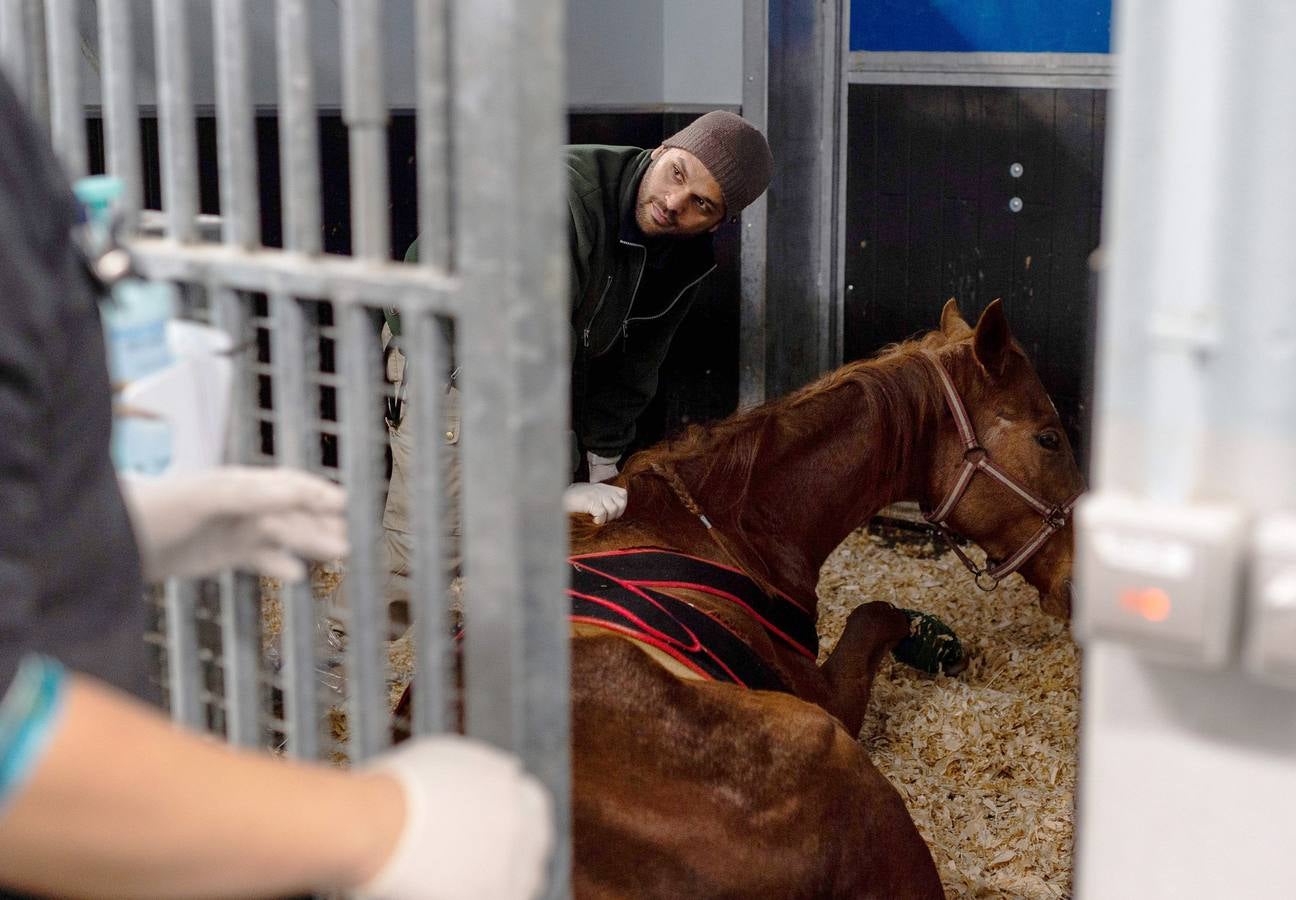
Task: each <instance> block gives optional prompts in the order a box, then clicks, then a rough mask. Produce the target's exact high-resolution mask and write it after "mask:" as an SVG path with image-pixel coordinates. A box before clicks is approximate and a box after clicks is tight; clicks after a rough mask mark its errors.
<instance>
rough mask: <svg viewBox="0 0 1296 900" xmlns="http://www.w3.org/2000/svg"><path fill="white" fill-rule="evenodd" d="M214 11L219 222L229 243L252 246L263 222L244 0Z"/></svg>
mask: <svg viewBox="0 0 1296 900" xmlns="http://www.w3.org/2000/svg"><path fill="white" fill-rule="evenodd" d="M212 13H213V34H214V36H215V43H216V47H215V53H216V113H217V117H218V124H217V132H216V135H217V139H218V141H219V145H218V150H217V153H218V165H219V169H220V179H219V181H220V206H221V224H222V228H223V230H224V238H225V243H227V244H233V245H236V246H240V247H253V246H256V245H257V244H259V243H260V241H261V220H260V216H259V214H258V204H257V189H256V177H257V154H256V120H255V119H254V118H253V115H252V92H251V86H250V85H249V82H248V79H249V77H250V75H251V71H252V65H251V60H250V59H249V58H248V33H247V6H246V0H215V5H214V6H213V7H212Z"/></svg>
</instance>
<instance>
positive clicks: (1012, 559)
mask: <svg viewBox="0 0 1296 900" xmlns="http://www.w3.org/2000/svg"><path fill="white" fill-rule="evenodd" d="M923 357H924V358H926V359H927V361H928V362H930V363H931V364H932V367H933V368H934V369H935V370H936V374H937V375H938V376H939V377H940V383H941V388H942V389H943V390H944V393H945V401H946V403H947V404H948V405H949V408H950V412H951V413H953V414H954V424H955V426H956V427H957V428H958V432H959V438H960V439H961V440H962V441H963V448H964V449H963V466H962V468H961V469H960V470H959V473H958V477H957V478H955V479H954V484H953V485H952V486H951V487H950V489H949V492H948V493H946V495H945V499H944V500H942V501H941V504H940V506H938V507H936V509H935V510H933V511H932V512H930V513H924V514H923V518H924V519H926V520H927V521H928V522H929V523H931V524H932V525H933V526H935V528H936V530H937V531H939V532H940V533H941V535H942V536H943V537H944V538H945V540H946V542H948V543H949V545H950V549H952V550H953V551H954V553H955V554H956V555H957V556H958V558H959V559H960V560H962V561H963V565H965V566H967V569H968V571H969V572H971V573H972V575H973V577H974V578H976V586H977V587H979V588H980V589H981V590H983V591H993V590H994V589H995V588H996V587H998V586H999V582H1000V581H1002V580H1003V579H1005V578H1007V577H1008V576H1009V575H1011V574H1012V573H1013V572H1016V571H1017V570H1018V569H1020V568H1021V567H1022V566H1023V565H1025V563H1026V560H1028V559H1030V558H1031V557H1032V556H1034V555H1035V552H1036V551H1037V550H1039V548H1040V547H1043V546H1044V543H1045V542H1046V541H1047V540H1048V539H1049V538H1051V537H1052V536H1053V534H1054V533H1055V532H1057V531H1059V530H1061V529H1062V528H1064V527H1065V526H1066V523H1067V520H1068V519H1069V518H1070V517H1071V509H1072V507H1074V506H1075V504H1076V501H1077V500H1078V499H1080V494H1081V492H1080V491H1077V492H1076V493H1074V494H1072V495H1071V497H1070V498H1068V499H1067V500H1066V501H1064V502H1062V503H1048V502H1047V501H1045V500H1043V499H1041V498H1040V497H1039V496H1038V495H1037V494H1035V493H1034V492H1033V491H1031V490H1030V489H1029V488H1027V487H1025V486H1024V485H1022V484H1020V483H1018V482H1017V480H1016V479H1014V478H1013V477H1012V476H1011V475H1009V474H1008V473H1007V472H1005V471H1004V470H1003V469H1001V468H999V467H998V466H996V465H995V464H994V463H993V462H992V461H991V460H990V451H989V450H987V449H986V448H985V447H982V446H981V445H980V444H979V443H978V442H977V436H976V432H975V431H974V430H973V429H972V419H971V418H970V417H969V416H968V414H967V408H966V407H964V405H963V400H962V399H961V398H960V397H959V395H958V391H957V390H956V389H955V387H954V382H953V381H952V380H951V379H950V376H949V372H947V371H946V370H945V366H944V365H942V364H941V361H940V359H939V358H938V357H937V356H936V354H935V353H932V352H931V351H930V350H924V351H923ZM977 472H982V473H984V474H986V475H989V476H990V477H991V478H993V479H995V480H996V481H998V482H999V483H1000V484H1002V485H1004V486H1005V487H1007V488H1008V489H1009V490H1011V491H1012V492H1013V493H1014V494H1016V495H1017V496H1018V497H1020V498H1021V499H1022V500H1024V501H1025V502H1026V504H1027V505H1028V506H1029V507H1030V508H1031V509H1033V510H1035V512H1037V513H1039V515H1040V518H1041V519H1042V520H1043V521H1042V523H1041V524H1040V527H1039V528H1038V529H1037V530H1036V532H1035V534H1033V535H1032V536H1031V537H1030V538H1029V539H1028V540H1027V541H1026V543H1024V544H1022V545H1021V546H1020V547H1018V548H1017V551H1016V552H1015V553H1013V554H1012V555H1011V556H1009V557H1008V558H1007V559H1005V560H1003V561H1002V562H995V561H994V560H990V559H987V560H986V565H985V568H981V567H979V566H978V565H977V564H976V563H975V562H973V561H972V560H971V559H969V558H968V555H967V554H966V553H964V552H963V549H962V548H961V547H959V545H958V541H957V540H955V537H954V535H953V534H952V533H951V532H950V529H949V526H948V525H946V524H945V520H946V519H948V518H949V516H950V514H951V513H952V512H954V508H955V507H956V506H958V504H959V501H960V500H962V499H963V494H964V493H965V492H966V491H967V489H968V485H969V484H971V483H972V476H973V475H975V474H976V473H977ZM992 563H993V565H992Z"/></svg>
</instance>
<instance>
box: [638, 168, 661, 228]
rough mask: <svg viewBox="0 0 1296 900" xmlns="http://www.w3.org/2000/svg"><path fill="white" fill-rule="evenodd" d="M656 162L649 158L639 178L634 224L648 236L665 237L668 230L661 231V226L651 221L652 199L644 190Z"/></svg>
mask: <svg viewBox="0 0 1296 900" xmlns="http://www.w3.org/2000/svg"><path fill="white" fill-rule="evenodd" d="M657 162H658V161H657V160H655V159H652V160H649V161H648V168H646V169H644V173H643V176H642V177H641V178H640V179H639V190H638V192H637V193H636V195H635V212H634V215H635V224H636V225H637V226H639V230H640V231H642V232H643V233H644V234H645V235H648V236H649V237H666V236H668V234H669V232H666V231H663V230H662V226H660V225H658V224H657V223H656V222H655V221H653V217H652V208H651V207H652V205H653V200H652V197H650V196H649V195H648V192H647V191H646V190H645V186H646V185H647V183H648V176H649V175H651V174H652V171H653V169H655V168H656V167H657Z"/></svg>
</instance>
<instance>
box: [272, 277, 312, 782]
mask: <svg viewBox="0 0 1296 900" xmlns="http://www.w3.org/2000/svg"><path fill="white" fill-rule="evenodd" d="M270 314H271V317H272V318H271V331H270V338H271V342H272V343H271V348H270V362H271V384H272V389H273V391H274V396H273V402H274V411H275V457H276V459H277V461H278V462H279V464H280V465H284V466H290V467H294V468H301V467H303V466H305V465H307V463H308V460H307V457H306V440H305V435H304V434H303V433H302V427H301V423H302V412H303V411H304V410H307V409H309V408H310V406H309V405H308V403H307V398H306V377H305V373H306V369H307V360H306V317H305V313H304V311H303V310H302V307H301V304H300V303H299V302H298V301H297V300H296V299H295V298H293V297H291V296H284V295H274V296H272V297H271V299H270ZM280 597H281V600H282V603H283V625H282V630H281V631H280V635H281V641H282V644H281V647H282V653H283V667H282V669H281V670H280V672H281V675H282V679H283V695H284V721H285V728H286V731H287V733H288V752H289V753H291V754H292V755H293V756H295V757H297V758H299V759H314V758H316V757H317V756H319V720H318V716H317V711H318V710H317V702H316V697H315V619H316V615H315V600H314V598H313V596H312V595H311V589H310V584H309V583H307V582H295V583H292V584H285V585H284V586H283V592H282V593H281V595H280Z"/></svg>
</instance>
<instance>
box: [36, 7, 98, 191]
mask: <svg viewBox="0 0 1296 900" xmlns="http://www.w3.org/2000/svg"><path fill="white" fill-rule="evenodd" d="M76 17H77V11H76V0H46V5H45V27H46V30H47V31H48V33H49V61H50V120H51V121H50V125H51V130H52V135H51V137H52V138H53V142H54V149H55V150H57V151H58V155H59V158H60V159H61V160H62V161H63V165H64V167H65V168H66V169H67V171H68V175H69V176H71V177H72V178H73V179H76V178H81V177H83V176H85V175H86V173H87V172H88V168H87V164H86V156H87V152H86V131H85V110H84V109H83V108H82V105H81V34H80V32H79V31H78V30H77V18H76Z"/></svg>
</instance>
